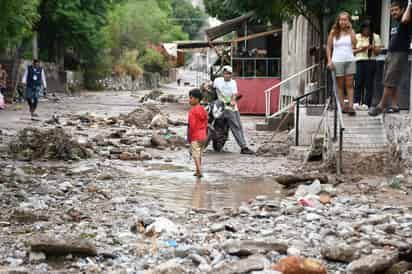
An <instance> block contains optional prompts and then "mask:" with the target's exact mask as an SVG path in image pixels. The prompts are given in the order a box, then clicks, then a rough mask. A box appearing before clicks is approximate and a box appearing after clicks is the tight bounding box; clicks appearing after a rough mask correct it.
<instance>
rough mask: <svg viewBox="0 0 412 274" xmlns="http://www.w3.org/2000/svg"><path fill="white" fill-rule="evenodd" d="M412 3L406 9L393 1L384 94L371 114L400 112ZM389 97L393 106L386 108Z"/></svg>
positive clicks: (409, 42)
mask: <svg viewBox="0 0 412 274" xmlns="http://www.w3.org/2000/svg"><path fill="white" fill-rule="evenodd" d="M411 5H412V4H411V3H410V2H409V4H408V7H407V8H406V10H405V9H404V8H403V6H402V4H401V2H398V1H395V2H392V3H391V17H392V18H393V19H394V20H393V25H392V28H391V34H390V42H389V47H388V53H387V55H386V59H385V65H384V76H383V87H384V89H383V96H382V98H381V101H380V102H379V104H378V105H377V106H376V107H375V108H372V109H371V110H370V111H369V115H371V116H376V115H379V114H381V113H382V112H384V111H386V112H387V113H396V112H399V87H400V85H401V79H402V76H403V74H404V73H406V72H407V71H408V53H409V48H410V44H411V39H410V37H409V31H408V24H409V22H410V21H411ZM389 99H391V106H389V107H388V108H386V107H387V105H388V101H389ZM385 108H386V109H385Z"/></svg>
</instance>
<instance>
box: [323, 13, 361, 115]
mask: <svg viewBox="0 0 412 274" xmlns="http://www.w3.org/2000/svg"><path fill="white" fill-rule="evenodd" d="M355 47H356V35H355V32H354V31H353V29H352V24H351V22H350V15H349V13H347V12H341V13H340V14H339V16H338V17H337V19H336V22H335V24H334V25H333V27H332V30H331V32H330V33H329V37H328V43H327V48H326V55H327V59H328V67H329V69H331V70H334V71H335V73H336V83H337V88H338V97H339V102H340V106H341V108H342V112H343V113H348V114H349V115H352V116H353V115H356V112H355V110H354V108H353V76H354V75H355V73H356V64H355V56H354V54H353V49H354V48H355ZM345 89H346V92H347V97H348V99H349V105H345V95H344V91H345Z"/></svg>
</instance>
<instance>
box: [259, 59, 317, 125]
mask: <svg viewBox="0 0 412 274" xmlns="http://www.w3.org/2000/svg"><path fill="white" fill-rule="evenodd" d="M318 66H319V64H315V65H312V66H310V67H308V68H306V69H304V70H301V71H299V72H298V73H295V74H293V75H292V76H289V77H288V78H286V79H285V80H282V81H280V82H279V83H277V84H276V85H274V86H272V87H270V88H268V89H266V90H265V91H264V93H265V100H266V118H269V117H270V95H271V92H272V91H273V90H274V89H277V88H278V87H280V86H282V85H284V84H286V83H288V82H289V81H291V80H293V79H295V78H296V77H299V76H301V75H302V74H304V73H306V72H309V71H311V70H313V69H314V68H316V67H318Z"/></svg>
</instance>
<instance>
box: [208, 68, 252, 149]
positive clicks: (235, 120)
mask: <svg viewBox="0 0 412 274" xmlns="http://www.w3.org/2000/svg"><path fill="white" fill-rule="evenodd" d="M213 87H214V88H216V92H217V95H218V98H219V99H220V100H222V101H223V102H224V103H225V110H224V113H223V115H224V118H225V119H226V120H227V121H228V123H229V128H230V130H231V131H232V134H233V136H234V137H235V140H236V142H237V144H238V145H239V146H240V148H241V151H240V153H241V154H255V153H254V152H253V151H252V150H250V149H249V147H248V146H247V144H246V139H245V136H244V133H243V127H242V123H241V121H240V114H239V110H238V108H237V103H236V98H237V96H238V90H237V84H236V81H235V80H233V79H232V68H231V67H230V66H225V67H224V68H223V77H218V78H216V79H215V81H214V82H213Z"/></svg>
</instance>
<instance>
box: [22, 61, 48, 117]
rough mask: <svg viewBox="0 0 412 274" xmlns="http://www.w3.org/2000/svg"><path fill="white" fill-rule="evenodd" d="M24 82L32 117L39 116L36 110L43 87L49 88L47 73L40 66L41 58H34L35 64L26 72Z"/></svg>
mask: <svg viewBox="0 0 412 274" xmlns="http://www.w3.org/2000/svg"><path fill="white" fill-rule="evenodd" d="M22 83H23V84H25V85H26V100H27V103H28V104H29V108H30V114H31V116H32V117H36V116H38V115H37V114H36V113H35V111H36V109H37V105H38V103H39V97H40V92H41V89H42V87H43V88H44V89H47V83H46V75H45V72H44V69H43V68H42V67H41V66H40V62H39V60H36V59H35V60H33V64H32V65H30V66H28V67H27V69H26V71H25V72H24V75H23V79H22Z"/></svg>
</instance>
